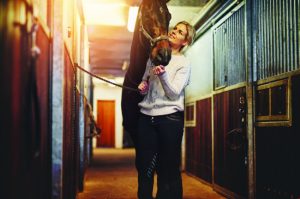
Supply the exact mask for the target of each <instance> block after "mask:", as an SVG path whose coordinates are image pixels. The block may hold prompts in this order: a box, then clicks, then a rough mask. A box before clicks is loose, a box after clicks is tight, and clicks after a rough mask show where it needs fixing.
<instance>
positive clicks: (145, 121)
mask: <svg viewBox="0 0 300 199" xmlns="http://www.w3.org/2000/svg"><path fill="white" fill-rule="evenodd" d="M194 34H195V31H194V28H193V27H192V26H191V25H190V24H189V23H187V22H185V21H182V22H179V23H178V24H177V25H176V26H175V27H174V28H173V29H172V30H171V31H170V32H169V35H168V36H169V41H170V45H171V49H172V58H171V60H170V63H169V64H168V65H167V66H165V67H164V66H162V65H160V66H153V67H152V66H151V63H150V61H149V62H148V64H147V68H146V71H145V74H144V76H143V81H142V82H141V83H140V84H139V86H138V89H139V90H140V93H141V94H144V95H145V97H144V99H143V101H142V102H140V103H139V107H140V111H141V116H140V119H139V121H138V135H137V146H136V166H137V170H138V198H139V199H152V191H153V176H154V172H155V171H156V173H157V194H156V199H182V180H181V172H180V161H181V158H180V157H181V142H182V135H183V128H184V117H183V116H184V114H183V111H184V88H185V87H186V86H187V85H188V82H189V78H190V71H191V68H190V64H189V62H188V60H187V59H186V58H185V57H184V55H183V54H181V50H182V48H183V47H185V46H187V45H189V44H191V43H192V41H193V37H194Z"/></svg>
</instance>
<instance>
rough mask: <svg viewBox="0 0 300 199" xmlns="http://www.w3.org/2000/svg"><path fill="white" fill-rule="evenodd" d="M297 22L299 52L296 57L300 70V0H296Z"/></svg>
mask: <svg viewBox="0 0 300 199" xmlns="http://www.w3.org/2000/svg"><path fill="white" fill-rule="evenodd" d="M295 7H296V9H297V10H296V14H297V15H296V20H297V23H296V24H297V28H296V30H297V32H296V34H297V36H296V39H297V40H296V44H297V45H296V47H297V51H296V57H297V68H298V69H299V68H300V49H299V48H300V46H299V42H300V41H299V40H300V14H299V12H300V1H299V0H296V6H295Z"/></svg>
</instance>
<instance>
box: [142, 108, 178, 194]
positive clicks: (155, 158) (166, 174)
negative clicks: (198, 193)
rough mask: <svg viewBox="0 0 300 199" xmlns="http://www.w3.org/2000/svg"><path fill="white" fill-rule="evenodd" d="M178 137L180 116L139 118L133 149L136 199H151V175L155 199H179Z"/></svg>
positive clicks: (176, 114) (145, 116)
mask: <svg viewBox="0 0 300 199" xmlns="http://www.w3.org/2000/svg"><path fill="white" fill-rule="evenodd" d="M182 135H183V112H176V113H173V114H169V115H163V116H154V117H152V116H147V115H144V114H141V116H140V118H139V123H138V134H137V145H136V167H137V170H138V198H139V199H152V191H153V177H154V172H156V173H157V194H156V199H182V180H181V172H180V161H181V142H182Z"/></svg>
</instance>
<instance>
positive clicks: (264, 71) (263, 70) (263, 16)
mask: <svg viewBox="0 0 300 199" xmlns="http://www.w3.org/2000/svg"><path fill="white" fill-rule="evenodd" d="M260 3H261V2H260ZM262 3H263V8H264V9H263V15H262V19H261V18H259V19H258V20H261V21H263V27H264V30H263V42H264V65H263V67H262V74H263V75H262V77H261V79H263V78H265V77H266V73H267V65H268V56H267V55H268V43H267V5H266V1H265V0H262ZM258 4H259V3H258ZM259 6H260V5H259Z"/></svg>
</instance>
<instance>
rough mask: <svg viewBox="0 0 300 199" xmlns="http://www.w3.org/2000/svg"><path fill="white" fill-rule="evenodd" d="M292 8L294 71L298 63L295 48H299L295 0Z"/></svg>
mask: <svg viewBox="0 0 300 199" xmlns="http://www.w3.org/2000/svg"><path fill="white" fill-rule="evenodd" d="M292 8H293V25H294V27H293V30H294V31H293V33H294V40H293V42H292V43H293V46H294V50H293V51H294V53H293V57H294V63H293V66H294V67H293V70H296V69H297V63H298V59H299V57H298V53H297V48H298V47H299V43H298V40H297V38H298V29H297V1H296V0H294V1H293V6H292ZM298 12H299V10H298Z"/></svg>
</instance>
